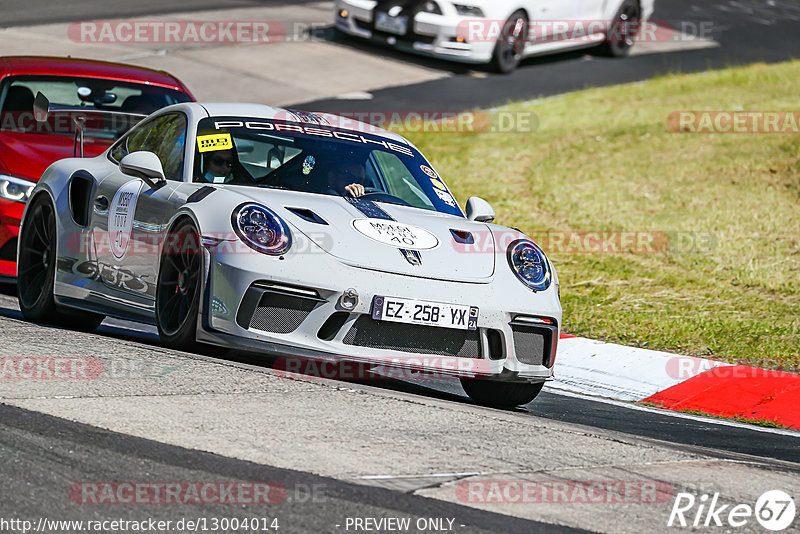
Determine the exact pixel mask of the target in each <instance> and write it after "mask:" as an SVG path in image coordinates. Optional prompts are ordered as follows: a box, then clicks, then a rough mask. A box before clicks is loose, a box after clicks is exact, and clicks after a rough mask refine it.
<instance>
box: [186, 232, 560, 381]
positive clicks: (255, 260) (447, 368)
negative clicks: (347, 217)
mask: <svg viewBox="0 0 800 534" xmlns="http://www.w3.org/2000/svg"><path fill="white" fill-rule="evenodd" d="M209 251H210V258H209V260H210V261H209V273H208V278H207V284H206V290H205V292H204V304H203V307H204V310H203V313H202V314H201V323H202V324H200V325H199V328H198V340H199V341H204V342H210V343H214V344H218V345H223V346H229V347H232V348H246V349H248V350H254V351H259V352H267V353H272V354H279V355H285V356H291V357H308V358H315V359H329V360H330V359H333V360H347V361H361V362H368V363H373V364H376V365H382V366H386V367H400V368H404V369H415V370H419V371H423V372H430V373H437V374H441V375H448V376H454V377H467V378H471V377H474V376H484V377H490V378H495V379H508V380H526V381H531V382H541V381H543V380H548V379H550V378H552V376H553V364H554V359H555V351H556V347H557V343H558V338H559V329H560V322H561V306H560V303H559V301H558V297H557V294H556V293H557V292H556V287H555V284H553V286H552V287H551V288H550V289H549V290H548V291H545V292H541V293H533V292H531V291H529V290H527V289H526V288H525V287H524V286H522V285H521V284H520V283H519V282H518V281H516V279H514V277H513V274H511V273H508V274H509V278H510V279H504V278H503V277H501V276H498V275H495V278H494V279H493V280H491V281H490V282H489V283H454V282H446V281H440V280H431V279H425V278H414V277H408V276H401V275H393V274H388V273H380V272H374V271H369V270H365V269H362V268H358V267H354V266H350V265H346V264H344V263H342V262H340V261H339V260H337V259H335V258H333V257H332V256H330V255H328V254H326V253H321V252H320V253H318V254H314V255H313V256H311V257H307V258H305V259H303V260H297V259H296V258H295V260H294V261H292V260H291V259H290V258H287V259H286V260H285V261H284V260H280V259H278V258H273V257H269V256H265V255H262V254H258V253H255V252H253V253H252V254H247V253H245V254H242V253H241V252H240V253H235V254H233V253H218V252H217V251H216V250H215V247H210V249H209ZM298 261H303V263H304V264H306V265H313V269H312V270H311V271H308V270H304V269H298V268H297V266H298V263H297V262H298ZM503 261H504V260H503ZM265 273H270V274H269V275H266V274H265ZM498 279H499V280H498ZM348 289H354V290H355V291H356V292H357V294H358V299H357V302H355V303H354V306H353V307H352V309H347V308H346V307H344V306H343V295H345V292H346V291H347V290H348ZM376 296H392V297H405V298H411V299H419V300H425V301H431V302H446V303H451V304H459V305H465V306H478V307H479V310H480V311H479V316H478V329H477V330H476V331H466V330H451V329H442V328H437V327H430V326H416V325H405V324H399V323H385V322H378V321H374V320H373V319H372V316H371V313H372V305H373V299H374V297H376ZM345 300H348V299H346V298H345ZM345 304H347V302H345ZM539 321H541V322H539ZM544 322H550V323H551V324H549V325H548V324H544Z"/></svg>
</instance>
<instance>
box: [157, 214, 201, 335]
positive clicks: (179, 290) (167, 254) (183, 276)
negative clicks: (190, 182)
mask: <svg viewBox="0 0 800 534" xmlns="http://www.w3.org/2000/svg"><path fill="white" fill-rule="evenodd" d="M202 273H203V250H202V247H201V244H200V235H199V233H198V232H197V229H196V228H195V226H194V223H192V222H190V221H188V220H186V221H184V222H182V223H179V224H178V225H177V226H176V227H175V228H174V229H173V230H171V231H170V233H169V234H168V235H167V239H166V240H165V243H164V250H163V251H162V253H161V262H160V266H159V269H158V283H157V285H156V327H157V328H158V335H159V337H160V338H161V341H162V342H163V343H164V344H165V345H167V346H168V347H171V348H175V349H180V350H188V351H191V350H192V349H193V348H195V347H196V346H197V317H198V313H199V309H200V289H201V287H202V285H203V284H202Z"/></svg>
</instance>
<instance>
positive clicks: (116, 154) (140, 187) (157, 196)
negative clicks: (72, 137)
mask: <svg viewBox="0 0 800 534" xmlns="http://www.w3.org/2000/svg"><path fill="white" fill-rule="evenodd" d="M186 124H187V119H186V116H185V115H184V114H183V113H180V112H176V113H168V114H164V115H159V116H158V117H155V118H154V119H151V120H149V121H147V122H146V123H143V124H140V125H138V126H137V127H136V128H134V129H133V130H132V131H131V132H130V133H129V134H128V135H127V136H126V137H125V138H123V140H122V141H121V142H120V143H119V144H117V145H116V146H115V147H114V148H113V149H112V151H111V153H110V157H111V159H112V160H113V161H114V162H116V163H119V161H120V160H121V159H122V158H123V157H125V156H126V155H127V154H129V153H131V152H135V151H139V150H145V151H148V152H153V153H154V154H156V155H157V156H158V158H159V160H160V161H161V165H162V167H163V169H164V176H165V177H166V179H167V180H166V182H162V183H160V184H158V187H156V188H152V187H150V186H149V185H148V184H146V183H145V182H144V181H143V180H141V179H140V178H136V177H133V176H128V175H125V174H123V173H122V172H121V171H120V170H119V169H118V168H117V169H115V170H114V171H113V172H112V173H111V174H109V175H108V176H107V177H105V178H104V179H103V180H102V181H101V182H99V183H98V187H97V192H96V198H95V209H94V214H93V215H94V216H93V220H92V230H93V242H94V246H95V255H96V260H97V266H98V272H99V274H100V277H101V279H102V281H103V283H104V284H105V285H106V287H108V288H113V289H116V290H119V291H122V292H126V293H133V294H137V295H139V296H140V297H143V298H145V299H147V300H154V299H155V285H156V275H157V273H158V264H159V260H160V255H159V251H160V245H161V240H162V239H163V234H164V230H165V229H166V225H167V224H168V223H169V220H170V219H171V217H172V214H174V213H175V211H176V209H177V207H178V206H177V205H175V203H174V202H171V201H170V198H171V197H172V196H173V193H174V192H175V190H176V188H177V187H178V186H179V185H180V184H181V183H183V176H184V174H183V173H184V163H185V157H186V156H185V152H186V150H185V148H186Z"/></svg>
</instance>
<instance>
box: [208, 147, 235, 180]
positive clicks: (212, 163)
mask: <svg viewBox="0 0 800 534" xmlns="http://www.w3.org/2000/svg"><path fill="white" fill-rule="evenodd" d="M235 164H236V153H235V151H234V150H233V149H228V150H217V151H214V152H206V153H205V154H203V168H204V169H205V172H204V173H203V179H204V180H205V181H207V182H211V183H214V184H225V183H228V182H230V181H231V180H233V166H234V165H235Z"/></svg>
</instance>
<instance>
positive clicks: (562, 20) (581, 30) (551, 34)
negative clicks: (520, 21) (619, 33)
mask: <svg viewBox="0 0 800 534" xmlns="http://www.w3.org/2000/svg"><path fill="white" fill-rule="evenodd" d="M608 1H609V0H538V1H534V2H530V5H531V7H530V9H531V16H532V19H533V20H532V23H533V24H534V25H535V26H534V28H533V33H532V38H531V42H530V43H529V46H531V48H535V49H537V50H538V49H545V48H546V49H556V48H569V47H573V46H580V45H582V44H589V43H590V41H588V39H587V36H588V33H603V32H602V31H601V30H602V28H603V27H604V25H603V21H602V18H603V8H604V6H605V4H606V3H607V2H608ZM587 32H588V33H587Z"/></svg>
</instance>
